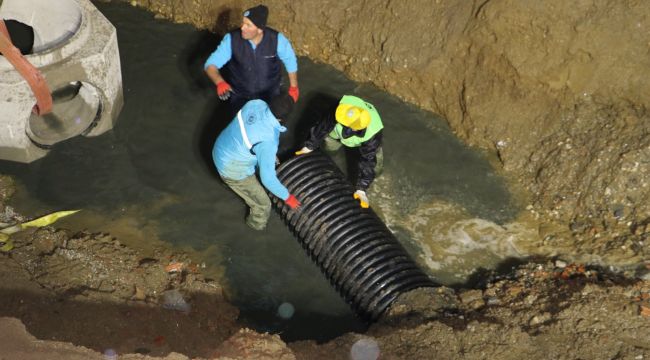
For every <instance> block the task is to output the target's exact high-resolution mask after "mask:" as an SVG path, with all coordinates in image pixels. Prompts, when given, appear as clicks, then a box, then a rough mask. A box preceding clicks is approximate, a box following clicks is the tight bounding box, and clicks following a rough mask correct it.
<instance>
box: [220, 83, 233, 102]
mask: <svg viewBox="0 0 650 360" xmlns="http://www.w3.org/2000/svg"><path fill="white" fill-rule="evenodd" d="M231 91H232V87H230V84H228V83H227V82H225V81H219V82H218V83H217V96H218V97H219V99H220V100H224V101H225V100H228V98H229V97H230V92H231Z"/></svg>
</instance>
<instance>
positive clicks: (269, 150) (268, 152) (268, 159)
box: [253, 141, 289, 200]
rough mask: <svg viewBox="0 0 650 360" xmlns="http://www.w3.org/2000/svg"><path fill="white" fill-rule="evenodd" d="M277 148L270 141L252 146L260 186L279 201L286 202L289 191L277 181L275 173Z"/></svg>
mask: <svg viewBox="0 0 650 360" xmlns="http://www.w3.org/2000/svg"><path fill="white" fill-rule="evenodd" d="M277 151H278V146H277V145H276V144H273V143H272V142H270V141H262V142H260V143H258V144H256V145H255V146H253V152H255V156H256V157H257V166H258V168H259V169H260V180H262V185H264V187H265V188H266V189H267V190H268V191H270V192H271V193H272V194H273V195H275V196H277V197H278V198H279V199H282V200H287V198H289V190H287V188H286V187H285V186H284V185H282V183H281V182H280V180H278V176H277V173H276V172H275V155H276V153H277Z"/></svg>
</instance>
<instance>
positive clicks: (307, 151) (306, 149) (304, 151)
mask: <svg viewBox="0 0 650 360" xmlns="http://www.w3.org/2000/svg"><path fill="white" fill-rule="evenodd" d="M312 151H314V150H312V149H310V148H308V147H306V146H304V147H303V148H302V149H300V150H298V151H296V155H304V154H309V153H310V152H312Z"/></svg>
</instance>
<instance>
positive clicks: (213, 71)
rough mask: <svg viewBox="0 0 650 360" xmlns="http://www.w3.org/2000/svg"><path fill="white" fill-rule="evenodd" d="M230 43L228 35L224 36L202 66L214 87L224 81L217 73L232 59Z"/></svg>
mask: <svg viewBox="0 0 650 360" xmlns="http://www.w3.org/2000/svg"><path fill="white" fill-rule="evenodd" d="M230 43H231V42H230V34H226V35H225V36H224V37H223V39H222V40H221V43H220V44H219V46H218V47H217V49H216V50H215V51H214V52H213V53H212V54H211V55H210V56H209V57H208V59H207V60H206V61H205V64H204V65H203V69H204V70H205V72H206V73H207V74H208V77H209V78H210V80H212V82H213V83H214V84H215V85H217V84H218V83H220V82H222V81H224V79H223V77H222V76H221V73H219V69H221V68H222V67H223V66H224V65H226V63H227V62H228V61H230V58H231V57H232V47H231V45H230Z"/></svg>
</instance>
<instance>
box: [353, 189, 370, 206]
mask: <svg viewBox="0 0 650 360" xmlns="http://www.w3.org/2000/svg"><path fill="white" fill-rule="evenodd" d="M353 196H354V198H355V199H357V200H359V203H361V207H362V208H364V209H367V208H368V207H369V206H370V202H368V196H367V195H366V192H365V191H363V190H357V191H355V192H354V195H353Z"/></svg>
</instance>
